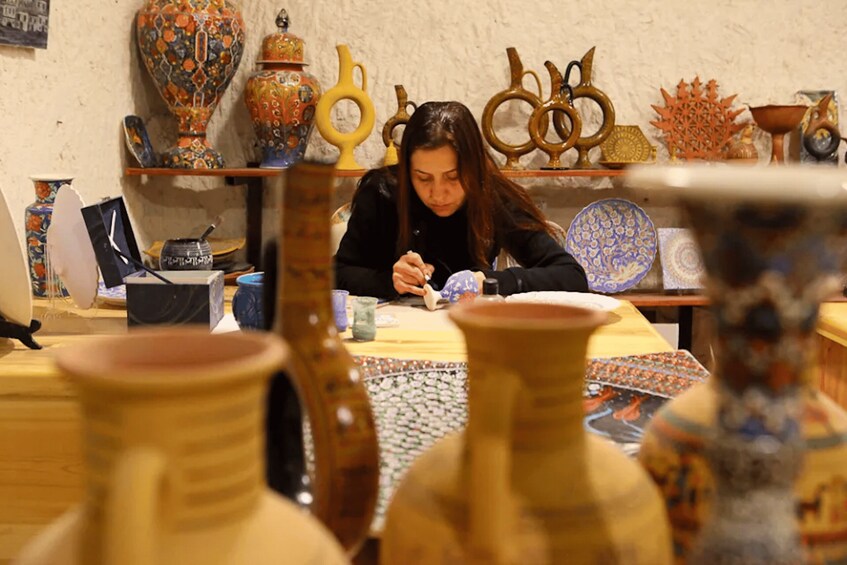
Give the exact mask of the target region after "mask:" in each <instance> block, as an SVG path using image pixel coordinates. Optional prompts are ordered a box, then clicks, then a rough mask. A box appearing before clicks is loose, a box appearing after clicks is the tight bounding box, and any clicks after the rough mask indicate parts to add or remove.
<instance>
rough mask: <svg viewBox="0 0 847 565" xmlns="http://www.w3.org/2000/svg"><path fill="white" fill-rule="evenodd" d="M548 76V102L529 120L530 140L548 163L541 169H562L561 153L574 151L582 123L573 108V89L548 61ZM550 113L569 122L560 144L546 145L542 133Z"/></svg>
mask: <svg viewBox="0 0 847 565" xmlns="http://www.w3.org/2000/svg"><path fill="white" fill-rule="evenodd" d="M544 66H545V67H547V72H549V73H550V98H549V99H548V100H546V101H545V102H544V103H542V104H541V105H540V106H537V107H536V108H535V109H534V110H533V111H532V115H530V117H529V136H530V137H531V138H532V142H533V143H534V144H535V145H536V146H537V147H538V148H539V149H541V150H542V151H544V152H545V153H547V156H548V157H549V160H548V161H547V164H546V165H544V166H543V167H541V168H542V169H564V168H565V167H564V165H562V163H561V161H560V160H559V158H560V157H561V156H562V153H564V152H565V151H567V150H568V149H570V148H571V147H573V146H574V145H575V144H576V142H577V140H578V139H579V136H580V132H582V119H581V118H580V117H579V112H577V111H576V109H575V108H574V107H573V88H571V86H570V85H569V84H568V83H567V82H565V79H564V78H563V77H562V73H561V72H560V71H559V69H558V68H557V67H556V65H554V64H553V63H551V62H550V61H544ZM549 112H558V113H561V114H562V116H563V117H567V118H568V119H569V120H570V122H571V127H570V131H569V132H568V134H567V135H566V136H565V137H563V138H562V141H560V142H559V143H553V142H550V141H547V140H546V139H545V138H544V132H546V131H547V124H548V121H547V114H548V113H549Z"/></svg>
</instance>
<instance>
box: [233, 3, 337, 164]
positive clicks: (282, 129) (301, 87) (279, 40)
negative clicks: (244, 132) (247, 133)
mask: <svg viewBox="0 0 847 565" xmlns="http://www.w3.org/2000/svg"><path fill="white" fill-rule="evenodd" d="M289 23H290V22H289V19H288V13H287V12H286V11H285V10H282V11H281V12H280V13H279V15H278V16H277V18H276V25H277V27H278V28H279V32H278V33H274V34H271V35H268V36H267V37H265V39H264V41H262V58H261V59H260V60H259V61H256V62H257V63H258V64H259V67H260V69H259V70H257V71H255V72H254V73H253V74H251V75H250V78H249V79H247V86H246V88H245V90H244V101H245V102H246V104H247V109H248V110H250V116H251V117H252V118H253V129H254V130H255V131H256V136H257V137H258V138H259V145H260V146H261V148H262V164H261V165H260V166H261V167H263V168H277V169H285V168H287V167H290V166H291V165H293V164H294V163H296V162H298V161H300V160H301V159H303V155H304V153H305V152H306V146H307V145H308V144H309V138H310V137H311V135H312V129H313V126H314V120H315V107H316V106H317V104H318V99H319V98H320V96H321V85H320V84H319V83H318V80H317V79H316V78H315V77H314V76H312V75H311V74H309V73H307V72H306V71H305V70H303V67H305V66H306V64H305V63H304V62H303V40H302V39H300V38H299V37H297V36H296V35H294V34H291V33H288V26H289Z"/></svg>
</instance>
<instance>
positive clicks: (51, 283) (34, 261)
mask: <svg viewBox="0 0 847 565" xmlns="http://www.w3.org/2000/svg"><path fill="white" fill-rule="evenodd" d="M30 179H31V180H32V182H33V183H34V184H35V202H33V203H32V204H30V205H29V206H27V207H26V210H25V211H24V228H25V230H26V257H27V260H28V262H29V278H30V281H31V282H32V294H33V296H38V297H46V296H48V295H49V294H50V292H48V291H50V290H51V288H52V291H53V292H54V293H55V294H57V295H65V296H67V291H66V290H65V289H64V287H63V286H62V283H61V281H60V280H59V277H57V276H54V277H53V278H52V280H51V279H48V273H47V256H46V252H47V228H49V227H50V222H51V220H52V219H53V203H54V202H55V200H56V193H57V192H58V191H59V189H60V188H61V187H62V186H64V185H68V186H70V184H71V181H72V180H73V177H72V176H70V175H33V176H31V177H30Z"/></svg>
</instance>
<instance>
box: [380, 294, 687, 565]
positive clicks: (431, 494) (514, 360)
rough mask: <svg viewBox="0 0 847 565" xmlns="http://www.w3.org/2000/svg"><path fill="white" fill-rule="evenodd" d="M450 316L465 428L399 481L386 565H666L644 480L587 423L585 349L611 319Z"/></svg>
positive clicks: (581, 313) (536, 307) (579, 314)
mask: <svg viewBox="0 0 847 565" xmlns="http://www.w3.org/2000/svg"><path fill="white" fill-rule="evenodd" d="M449 315H450V318H451V319H452V320H453V321H454V322H455V323H456V324H457V325H458V326H459V328H460V329H461V330H462V332H463V333H464V334H465V340H466V342H467V351H468V372H469V386H470V390H469V400H468V403H469V406H468V408H469V421H468V426H467V429H466V430H465V431H464V433H460V434H456V435H453V436H450V437H448V438H445V439H443V440H441V441H440V442H439V443H437V444H436V445H435V446H434V447H433V448H432V449H430V450H429V451H427V452H426V453H424V454H423V455H421V456H420V457H419V458H418V459H417V460H416V461H415V463H414V464H413V465H412V467H411V468H410V469H409V471H408V473H407V474H406V476H405V477H404V479H403V480H402V482H401V483H400V485H399V487H398V489H397V491H396V492H395V494H394V498H393V499H392V502H391V506H390V507H389V509H388V514H387V520H386V524H385V530H384V532H383V537H382V548H381V562H382V563H383V564H385V565H389V564H390V565H394V564H403V565H413V564H427V565H430V564H439V563H450V564H457V563H480V564H482V563H485V564H507V563H508V564H511V563H522V564H538V563H544V564H554V563H556V564H558V563H604V564H614V563H627V564H644V565H647V564H650V565H662V564H666V563H670V562H671V541H670V531H669V528H668V524H667V518H666V516H665V512H664V507H663V504H662V500H661V498H660V496H659V493H658V491H657V489H656V488H655V486H654V485H653V484H652V483H651V481H650V478H649V477H648V475H647V473H645V472H644V470H643V469H642V468H641V467H640V466H639V465H638V464H637V463H636V462H634V461H632V460H630V459H628V458H627V456H626V455H624V453H623V452H622V451H620V450H619V449H618V448H617V447H616V446H615V445H614V444H612V443H610V442H608V441H606V440H603V439H601V438H599V437H597V436H595V435H592V434H590V433H587V432H586V431H585V429H584V428H583V416H584V410H583V405H582V391H583V379H584V371H585V355H586V348H587V344H588V339H589V336H590V335H591V333H592V332H593V331H594V330H595V329H596V328H597V327H598V326H600V325H601V324H602V323H603V322H604V320H605V319H606V315H605V314H603V313H601V312H598V311H595V310H587V309H582V308H573V307H568V306H560V305H555V306H550V305H541V304H517V303H494V304H492V303H486V304H479V303H477V304H470V305H466V306H458V307H456V308H454V309H452V310H451V311H450V314H449Z"/></svg>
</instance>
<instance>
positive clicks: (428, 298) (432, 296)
mask: <svg viewBox="0 0 847 565" xmlns="http://www.w3.org/2000/svg"><path fill="white" fill-rule="evenodd" d="M423 289H424V296H423V299H424V304H426V307H427V308H428V309H429V310H435V307H436V306H438V301H439V300H441V293H440V292H438V291H437V290H435V289H434V288H432V287H431V286H430V285H429V283H427V284H425V285H424V286H423Z"/></svg>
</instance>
